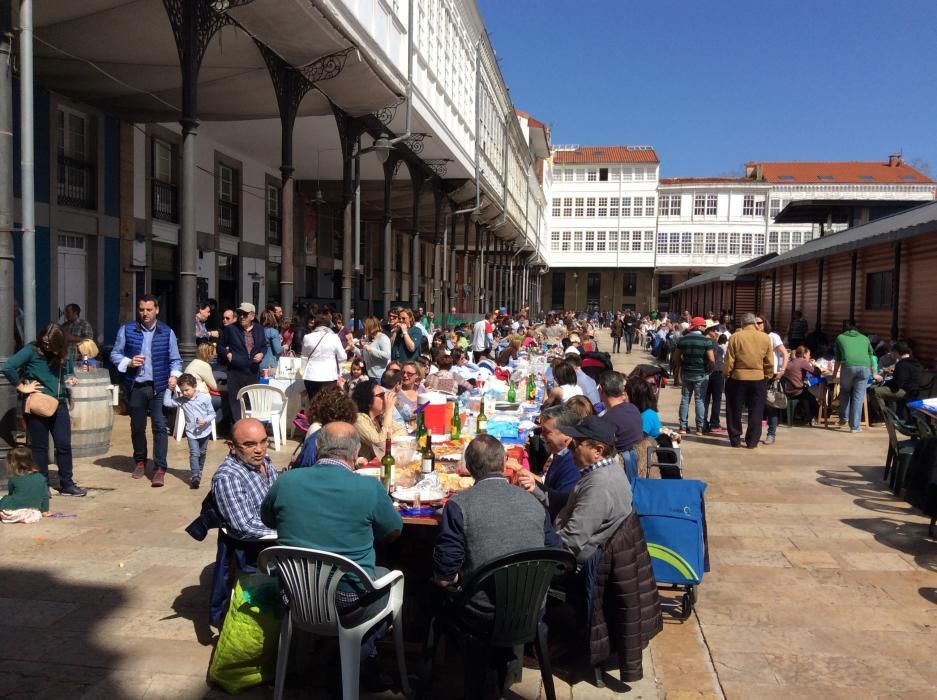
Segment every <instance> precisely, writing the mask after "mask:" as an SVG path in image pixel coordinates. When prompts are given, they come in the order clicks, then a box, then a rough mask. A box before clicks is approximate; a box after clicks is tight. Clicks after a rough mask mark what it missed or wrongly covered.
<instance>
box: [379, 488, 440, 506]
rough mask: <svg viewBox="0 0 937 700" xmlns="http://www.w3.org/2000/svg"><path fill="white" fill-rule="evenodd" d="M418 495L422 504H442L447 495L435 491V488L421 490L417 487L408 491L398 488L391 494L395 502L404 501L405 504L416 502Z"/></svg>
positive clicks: (437, 490)
mask: <svg viewBox="0 0 937 700" xmlns="http://www.w3.org/2000/svg"><path fill="white" fill-rule="evenodd" d="M418 495H419V499H420V502H421V503H427V504H429V503H442V501H443V500H444V499H445V498H446V494H445V492H444V491H441V490H439V489H433V488H421V489H417V488H416V487H411V488H408V489H399V488H398V489H396V490H395V491H394V492H393V493H392V494H391V496H393V497H394V499H395V500H398V501H403V502H404V503H413V502H414V501H416V499H417V496H418Z"/></svg>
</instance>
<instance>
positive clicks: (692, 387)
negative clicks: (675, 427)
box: [680, 375, 709, 430]
mask: <svg viewBox="0 0 937 700" xmlns="http://www.w3.org/2000/svg"><path fill="white" fill-rule="evenodd" d="M708 384H709V376H708V375H704V376H702V377H684V378H683V384H682V385H681V387H680V427H681V428H686V427H687V421H689V419H690V394H693V395H694V396H693V398H694V400H695V401H696V428H697V430H702V429H703V428H705V427H706V404H705V399H706V386H707V385H708Z"/></svg>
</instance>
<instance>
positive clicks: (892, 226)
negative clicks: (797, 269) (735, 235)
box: [752, 202, 937, 272]
mask: <svg viewBox="0 0 937 700" xmlns="http://www.w3.org/2000/svg"><path fill="white" fill-rule="evenodd" d="M925 233H937V202H928V203H926V204H922V205H920V206H917V207H914V208H913V209H909V210H907V211H903V212H900V213H898V214H892V215H891V216H886V217H884V218H881V219H877V220H875V221H870V222H869V223H867V224H863V225H862V226H856V227H854V228H847V229H845V230H844V231H837V232H836V233H831V234H828V235H826V236H823V237H822V238H815V239H814V240H812V241H808V242H807V243H804V244H803V245H801V246H798V247H797V248H794V249H793V250H791V251H789V252H787V253H784V254H783V255H778V256H777V257H775V258H772V259H771V260H768V261H766V262H763V263H761V264H759V265H758V266H757V267H756V268H753V269H752V272H760V271H762V270H769V269H771V268H773V267H780V266H782V265H794V264H796V263H799V262H803V261H805V260H816V259H818V258H823V257H828V256H830V255H835V254H838V253H847V252H850V251H853V250H859V249H860V248H867V247H869V246H873V245H878V244H880V243H896V242H898V241H902V240H904V239H906V238H913V237H915V236H920V235H922V234H925Z"/></svg>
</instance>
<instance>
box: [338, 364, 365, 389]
mask: <svg viewBox="0 0 937 700" xmlns="http://www.w3.org/2000/svg"><path fill="white" fill-rule="evenodd" d="M367 378H368V375H367V374H365V370H364V360H352V361H351V367H350V368H349V371H348V373H347V374H345V375H344V379H345V384H344V386H343V387H342V389H344V390H345V396H348V397H351V392H353V391H354V390H355V387H356V386H358V384H360V383H361V382H363V381H364V380H365V379H367Z"/></svg>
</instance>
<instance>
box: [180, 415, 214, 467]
mask: <svg viewBox="0 0 937 700" xmlns="http://www.w3.org/2000/svg"><path fill="white" fill-rule="evenodd" d="M179 410H182V409H179ZM208 437H209V436H208V435H206V436H205V437H200V438H196V437H190V436H188V435H186V436H185V439H186V440H187V441H188V443H189V471H191V472H192V476H197V477H201V476H202V468H203V467H204V466H205V455H206V454H208Z"/></svg>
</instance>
